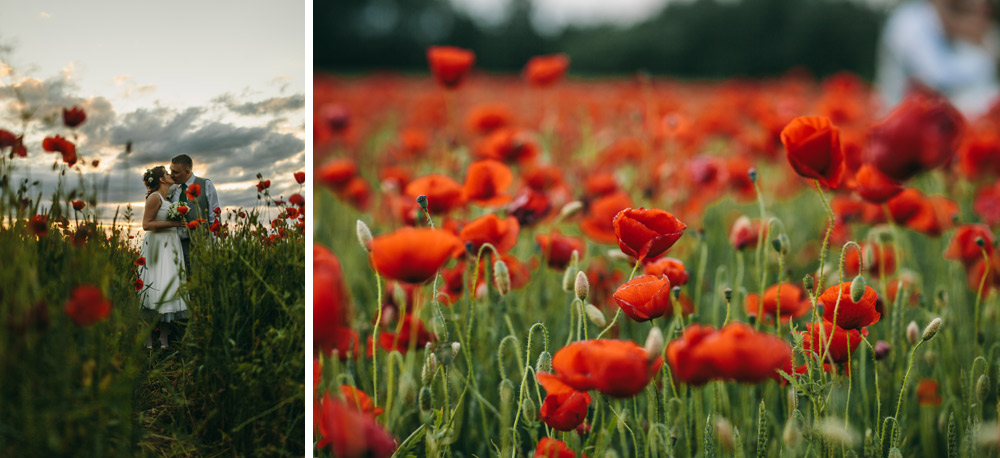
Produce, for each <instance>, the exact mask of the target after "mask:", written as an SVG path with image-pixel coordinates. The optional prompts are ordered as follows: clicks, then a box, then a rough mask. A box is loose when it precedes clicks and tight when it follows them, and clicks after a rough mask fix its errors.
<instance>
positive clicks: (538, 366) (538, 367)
mask: <svg viewBox="0 0 1000 458" xmlns="http://www.w3.org/2000/svg"><path fill="white" fill-rule="evenodd" d="M535 372H552V354H551V353H549V352H547V351H544V350H542V352H541V353H539V354H538V361H536V362H535Z"/></svg>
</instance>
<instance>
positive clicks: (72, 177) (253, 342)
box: [0, 108, 305, 457]
mask: <svg viewBox="0 0 1000 458" xmlns="http://www.w3.org/2000/svg"><path fill="white" fill-rule="evenodd" d="M74 113H76V114H74ZM85 118H86V115H85V114H84V113H83V111H82V110H79V109H77V108H73V109H72V110H64V113H63V119H60V121H64V123H59V124H58V125H57V126H56V127H53V128H43V129H42V130H43V131H44V140H42V139H41V138H39V139H38V140H41V142H33V140H31V141H29V140H30V139H31V137H30V136H29V137H28V138H29V140H25V138H26V137H25V136H24V134H23V132H24V131H26V130H27V129H26V128H25V129H23V130H22V131H21V132H18V131H16V130H15V129H10V128H9V127H10V126H0V253H3V261H2V262H0V373H2V374H3V375H2V376H0V455H2V456H24V457H34V456H38V457H42V456H300V454H301V452H302V450H303V448H304V446H305V444H304V443H303V437H304V429H303V428H304V424H305V416H304V410H305V402H304V399H303V393H304V385H303V380H304V377H305V368H304V364H303V360H304V353H303V352H304V347H303V336H304V323H305V320H304V319H305V306H304V305H305V301H304V293H303V289H304V287H303V278H304V257H305V256H304V255H305V252H304V247H305V243H304V231H303V222H302V220H301V219H300V215H301V214H302V212H301V208H302V206H303V204H304V200H303V199H302V195H301V194H296V196H297V198H292V199H287V198H280V197H278V196H273V197H272V196H271V195H270V193H269V191H268V190H267V186H266V185H269V184H270V182H269V181H267V180H263V179H262V180H261V183H260V184H259V185H258V186H257V189H256V190H255V189H254V187H253V186H252V185H251V186H249V189H247V190H246V192H247V193H257V195H258V201H257V202H258V205H257V206H256V207H254V208H246V209H243V208H240V209H231V210H222V211H220V213H221V216H220V222H219V224H218V225H213V227H211V228H209V227H207V226H208V225H207V224H205V226H206V227H204V228H203V229H205V230H204V231H199V230H196V229H192V248H191V251H192V259H193V269H192V272H191V273H190V275H189V276H188V281H187V282H186V283H185V284H183V285H181V287H180V288H181V293H182V294H183V295H185V296H186V297H187V298H188V299H187V307H188V310H189V312H190V316H189V317H188V318H187V319H186V320H184V321H181V322H173V323H170V324H169V325H168V324H165V323H162V322H157V320H156V319H155V318H153V319H150V317H149V316H148V314H147V313H143V312H141V311H140V308H141V305H142V297H143V295H144V294H146V293H147V291H146V289H147V288H148V285H143V284H142V282H141V279H140V275H139V273H140V271H141V269H143V268H144V266H145V259H144V257H142V256H141V253H140V246H141V244H140V241H141V240H142V236H143V232H142V230H141V229H140V228H139V227H133V222H137V221H139V220H141V218H142V216H141V214H142V210H141V209H139V210H138V211H136V212H134V211H133V209H132V207H131V206H130V205H128V206H122V207H119V208H118V209H117V211H116V212H115V213H114V219H111V220H105V219H102V218H101V217H100V213H101V212H100V211H99V206H100V205H101V202H100V201H101V200H102V199H103V197H102V196H104V192H105V190H106V186H107V183H108V181H109V180H132V182H133V183H134V185H133V187H132V188H133V189H135V190H136V194H137V195H136V197H135V200H140V198H141V197H143V194H145V190H143V189H142V187H141V185H140V183H141V181H142V180H141V175H140V174H138V173H135V174H133V173H132V172H131V171H130V170H128V168H127V167H126V168H125V171H124V172H123V173H119V172H111V171H109V172H106V173H99V172H90V173H84V172H85V171H86V170H87V169H88V168H97V167H98V162H97V161H90V160H85V159H84V156H90V157H91V158H92V156H93V153H92V152H89V151H82V150H81V151H78V150H77V144H78V143H79V142H78V141H77V134H76V131H75V130H74V128H75V127H76V126H77V125H79V124H80V123H82V122H84V120H85ZM5 127H8V128H5ZM38 143H40V146H41V147H40V148H39V147H38V146H39V145H38ZM129 147H131V145H129ZM26 161H42V162H52V163H53V166H52V169H53V173H58V174H59V176H60V179H59V185H58V189H57V190H56V191H55V192H54V193H52V194H51V195H43V189H42V187H41V186H40V185H39V183H38V182H37V181H33V180H32V179H31V178H30V177H28V176H26V173H25V171H24V169H25V166H24V164H25V163H26ZM36 178H37V177H36ZM299 178H301V179H299ZM275 179H277V180H287V181H292V180H293V179H297V180H298V182H299V183H300V184H301V183H303V182H304V175H303V176H301V177H298V176H297V177H292V176H288V177H277V178H275ZM278 199H280V200H281V201H280V202H277V203H276V200H278ZM293 202H297V203H293ZM189 227H192V226H191V225H189ZM154 315H155V314H154ZM164 326H170V327H171V331H170V332H171V334H172V335H173V336H176V337H174V338H173V341H172V342H171V343H170V346H169V348H159V345H157V346H156V347H154V349H147V348H146V346H145V344H144V342H145V340H146V338H147V336H149V335H150V333H151V332H154V333H156V332H159V331H161V329H159V328H161V327H164ZM154 340H156V339H155V337H154Z"/></svg>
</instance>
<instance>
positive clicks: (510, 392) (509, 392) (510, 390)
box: [500, 378, 514, 405]
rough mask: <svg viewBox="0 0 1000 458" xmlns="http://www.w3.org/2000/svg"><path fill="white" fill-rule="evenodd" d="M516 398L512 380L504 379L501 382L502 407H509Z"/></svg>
mask: <svg viewBox="0 0 1000 458" xmlns="http://www.w3.org/2000/svg"><path fill="white" fill-rule="evenodd" d="M513 398H514V384H513V383H511V381H510V379H506V378H505V379H503V380H501V381H500V405H509V404H510V401H511V399H513Z"/></svg>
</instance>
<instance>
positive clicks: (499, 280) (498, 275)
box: [493, 260, 510, 296]
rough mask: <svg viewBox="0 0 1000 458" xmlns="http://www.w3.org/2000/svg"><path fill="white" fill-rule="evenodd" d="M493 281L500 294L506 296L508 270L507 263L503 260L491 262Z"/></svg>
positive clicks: (508, 283) (508, 285)
mask: <svg viewBox="0 0 1000 458" xmlns="http://www.w3.org/2000/svg"><path fill="white" fill-rule="evenodd" d="M493 282H494V283H495V284H496V286H497V291H499V292H500V295H501V296H506V295H507V293H509V292H510V271H509V270H507V263H505V262H503V260H497V262H495V263H493Z"/></svg>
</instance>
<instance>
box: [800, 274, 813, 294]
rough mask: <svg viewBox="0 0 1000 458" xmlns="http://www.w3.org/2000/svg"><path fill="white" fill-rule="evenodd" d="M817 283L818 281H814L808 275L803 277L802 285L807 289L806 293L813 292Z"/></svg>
mask: <svg viewBox="0 0 1000 458" xmlns="http://www.w3.org/2000/svg"><path fill="white" fill-rule="evenodd" d="M815 283H816V280H815V279H813V276H812V275H806V276H805V277H802V284H803V285H804V286H805V287H806V291H812V290H813V286H814V285H815Z"/></svg>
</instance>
